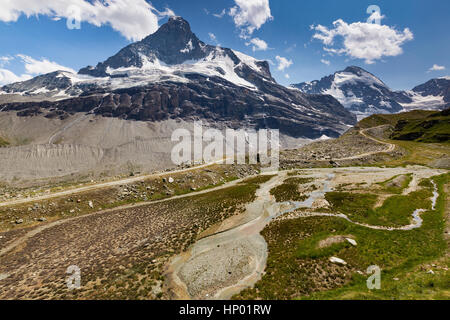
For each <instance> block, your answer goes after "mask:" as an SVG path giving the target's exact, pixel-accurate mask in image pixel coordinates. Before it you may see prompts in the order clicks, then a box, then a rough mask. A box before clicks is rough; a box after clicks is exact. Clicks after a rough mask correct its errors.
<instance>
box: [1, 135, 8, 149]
mask: <svg viewBox="0 0 450 320" xmlns="http://www.w3.org/2000/svg"><path fill="white" fill-rule="evenodd" d="M7 146H9V142H8V141H6V140H5V139H3V138H2V137H0V148H3V147H7Z"/></svg>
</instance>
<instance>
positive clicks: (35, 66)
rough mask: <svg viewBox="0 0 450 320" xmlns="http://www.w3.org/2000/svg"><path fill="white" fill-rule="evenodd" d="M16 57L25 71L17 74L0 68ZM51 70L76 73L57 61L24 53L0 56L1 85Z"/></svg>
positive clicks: (27, 78)
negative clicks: (36, 57) (35, 57)
mask: <svg viewBox="0 0 450 320" xmlns="http://www.w3.org/2000/svg"><path fill="white" fill-rule="evenodd" d="M16 58H18V59H19V60H20V62H21V63H22V64H23V67H24V69H25V73H24V74H22V75H17V74H15V73H14V72H12V71H11V70H8V69H3V68H1V67H3V66H4V64H7V63H9V62H10V61H12V60H15V59H16ZM2 63H3V64H2ZM53 71H68V72H73V73H76V71H75V70H73V69H72V68H68V67H65V66H62V65H60V64H59V63H56V62H53V61H50V60H48V59H46V58H42V59H40V60H38V59H34V58H32V57H30V56H27V55H24V54H18V55H16V56H14V57H12V56H5V57H0V85H2V86H3V85H6V84H10V83H14V82H21V81H26V80H29V79H31V78H33V77H34V76H37V75H40V74H45V73H50V72H53Z"/></svg>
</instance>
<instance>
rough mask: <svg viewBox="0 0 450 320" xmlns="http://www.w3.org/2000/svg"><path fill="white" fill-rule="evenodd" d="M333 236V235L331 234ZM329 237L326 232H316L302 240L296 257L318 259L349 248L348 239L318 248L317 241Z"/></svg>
mask: <svg viewBox="0 0 450 320" xmlns="http://www.w3.org/2000/svg"><path fill="white" fill-rule="evenodd" d="M333 236H334V235H333ZM328 237H330V234H329V233H328V232H324V233H318V234H316V235H314V236H312V237H310V238H308V239H305V240H304V241H302V242H301V243H300V244H299V245H298V247H297V253H296V257H297V258H299V259H307V258H311V259H319V258H323V257H329V256H332V255H334V254H338V253H339V252H340V251H341V250H343V249H346V248H350V247H351V246H352V245H351V244H350V243H349V242H348V241H344V242H339V243H333V244H331V245H330V246H327V247H324V248H319V247H318V245H319V242H320V241H321V240H325V239H327V238H328Z"/></svg>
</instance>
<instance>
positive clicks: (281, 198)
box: [270, 178, 314, 202]
mask: <svg viewBox="0 0 450 320" xmlns="http://www.w3.org/2000/svg"><path fill="white" fill-rule="evenodd" d="M312 181H314V179H312V178H289V179H286V180H285V181H284V182H283V184H282V185H280V186H278V187H275V188H273V189H272V190H270V194H271V195H273V196H274V197H275V199H276V200H277V202H285V201H304V200H306V199H307V198H308V196H307V195H305V194H302V193H300V192H299V188H298V187H299V185H301V184H308V183H311V182H312Z"/></svg>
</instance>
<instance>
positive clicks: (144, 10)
mask: <svg viewBox="0 0 450 320" xmlns="http://www.w3.org/2000/svg"><path fill="white" fill-rule="evenodd" d="M1 2H2V3H1V10H0V21H4V22H15V21H17V19H19V17H20V16H21V15H25V16H27V17H30V16H38V15H45V16H48V17H50V18H52V19H55V20H57V19H61V18H65V19H68V20H69V21H74V19H75V20H76V21H81V22H87V23H90V24H93V25H95V26H97V27H100V26H103V25H109V26H111V27H112V28H113V29H114V30H116V31H118V32H120V33H121V34H122V35H123V36H124V37H126V38H127V39H129V40H133V41H135V40H141V39H142V38H144V37H145V36H147V35H149V34H151V33H154V32H155V31H156V30H157V29H158V26H159V25H158V20H159V19H160V18H161V17H164V16H172V15H174V13H173V11H172V10H170V9H166V10H165V11H164V12H160V11H158V10H156V9H155V8H154V7H153V6H152V5H151V4H150V3H148V2H147V1H145V0H102V1H100V0H93V1H87V0H33V1H29V0H14V1H11V0H6V1H5V0H2V1H1Z"/></svg>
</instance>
